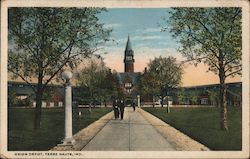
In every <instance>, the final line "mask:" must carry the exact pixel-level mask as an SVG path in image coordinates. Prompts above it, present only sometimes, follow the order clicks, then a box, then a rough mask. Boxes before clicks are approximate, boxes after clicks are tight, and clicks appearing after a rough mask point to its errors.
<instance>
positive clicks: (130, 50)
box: [125, 36, 133, 55]
mask: <svg viewBox="0 0 250 159" xmlns="http://www.w3.org/2000/svg"><path fill="white" fill-rule="evenodd" d="M125 54H126V55H129V54H132V55H133V50H132V44H131V41H130V38H129V36H128V41H127V44H126V49H125Z"/></svg>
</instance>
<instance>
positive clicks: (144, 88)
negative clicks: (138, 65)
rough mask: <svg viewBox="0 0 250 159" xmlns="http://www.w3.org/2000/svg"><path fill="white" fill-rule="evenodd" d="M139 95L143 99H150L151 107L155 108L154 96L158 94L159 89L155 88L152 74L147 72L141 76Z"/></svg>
mask: <svg viewBox="0 0 250 159" xmlns="http://www.w3.org/2000/svg"><path fill="white" fill-rule="evenodd" d="M139 89H140V94H141V95H143V96H144V97H146V98H148V97H152V100H153V107H155V96H156V95H157V94H158V93H159V88H158V87H156V82H155V79H154V78H153V74H152V73H149V72H148V71H146V72H144V74H142V77H141V80H140V82H139Z"/></svg>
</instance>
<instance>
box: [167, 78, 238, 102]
mask: <svg viewBox="0 0 250 159" xmlns="http://www.w3.org/2000/svg"><path fill="white" fill-rule="evenodd" d="M226 87H227V93H226V98H227V104H228V106H241V105H242V82H234V83H227V84H226ZM219 91H220V85H219V84H210V85H201V86H191V87H182V88H178V89H174V90H172V92H171V95H172V96H173V104H175V105H212V106H217V105H218V104H219V99H220V97H219ZM178 93H181V94H182V98H179V97H178Z"/></svg>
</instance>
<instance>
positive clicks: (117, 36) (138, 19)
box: [99, 8, 178, 72]
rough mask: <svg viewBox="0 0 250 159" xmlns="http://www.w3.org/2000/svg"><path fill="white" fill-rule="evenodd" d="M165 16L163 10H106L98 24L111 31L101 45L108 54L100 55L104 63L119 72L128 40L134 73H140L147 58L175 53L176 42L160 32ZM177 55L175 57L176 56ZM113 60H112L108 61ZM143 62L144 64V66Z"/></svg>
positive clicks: (121, 68)
mask: <svg viewBox="0 0 250 159" xmlns="http://www.w3.org/2000/svg"><path fill="white" fill-rule="evenodd" d="M164 16H168V10H167V9H149V8H143V9H131V8H129V9H126V8H121V9H108V12H104V13H102V14H101V15H100V17H99V18H100V21H101V22H102V23H104V24H105V27H106V28H110V29H113V32H112V33H111V38H112V39H113V40H114V42H113V41H112V42H109V43H107V44H106V45H105V46H104V49H105V51H106V52H108V54H107V55H106V56H104V58H105V60H106V63H107V65H108V66H110V67H111V68H113V69H116V70H117V71H119V72H122V71H123V70H124V68H123V62H122V60H123V56H124V50H125V46H126V42H127V39H128V35H129V36H130V40H131V43H132V49H133V50H134V56H135V61H136V62H135V71H137V72H140V71H142V70H144V67H146V65H147V63H148V62H149V59H153V58H154V57H158V56H160V55H162V56H166V55H168V54H175V53H177V52H176V48H177V47H178V43H176V42H175V41H174V40H173V39H172V37H171V34H170V33H169V32H161V26H159V22H162V18H163V17H164ZM176 56H178V55H176ZM111 57H112V59H117V60H118V61H120V62H118V61H117V60H112V59H111ZM145 62H146V63H145Z"/></svg>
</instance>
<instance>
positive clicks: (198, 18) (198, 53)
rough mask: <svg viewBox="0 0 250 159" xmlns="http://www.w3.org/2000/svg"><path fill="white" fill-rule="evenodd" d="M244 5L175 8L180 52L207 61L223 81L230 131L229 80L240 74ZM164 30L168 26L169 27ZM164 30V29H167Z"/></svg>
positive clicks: (173, 21)
mask: <svg viewBox="0 0 250 159" xmlns="http://www.w3.org/2000/svg"><path fill="white" fill-rule="evenodd" d="M241 14H242V13H241V9H240V8H233V7H230V8H173V10H172V11H170V17H169V21H168V22H169V24H170V32H172V33H173V37H175V38H177V39H178V41H179V43H180V44H181V47H180V48H179V51H180V52H181V53H182V54H183V55H184V56H185V57H187V59H188V60H190V61H194V62H195V63H196V64H197V63H200V62H203V63H205V64H207V65H208V66H209V70H208V71H212V72H214V73H216V74H218V77H219V80H220V104H221V127H222V129H225V130H228V124H227V102H226V85H225V80H226V78H227V77H229V76H235V75H240V74H241V70H242V62H241V55H242V52H241V49H242V46H241V43H242V42H241V39H242V37H241ZM164 29H167V28H166V27H165V28H164ZM164 29H163V31H164Z"/></svg>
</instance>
